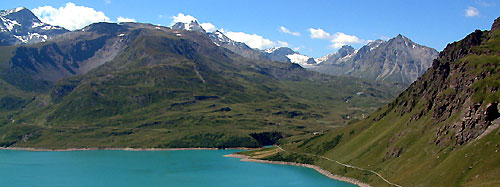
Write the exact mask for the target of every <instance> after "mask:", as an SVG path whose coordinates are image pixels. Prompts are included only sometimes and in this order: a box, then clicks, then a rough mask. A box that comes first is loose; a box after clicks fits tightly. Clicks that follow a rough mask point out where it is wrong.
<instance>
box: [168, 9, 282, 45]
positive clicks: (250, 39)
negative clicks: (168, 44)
mask: <svg viewBox="0 0 500 187" xmlns="http://www.w3.org/2000/svg"><path fill="white" fill-rule="evenodd" d="M172 19H173V21H172V23H171V25H174V24H175V23H177V22H181V23H191V22H192V21H197V22H199V21H198V19H196V18H195V17H194V16H191V15H188V14H183V13H178V14H177V16H172ZM200 25H201V27H203V29H205V31H207V32H213V31H215V30H217V27H216V26H215V25H214V24H212V23H200ZM219 31H221V32H223V33H224V34H225V35H226V36H227V37H229V38H230V39H232V40H234V41H237V42H242V43H245V44H247V45H248V46H249V47H251V48H257V49H266V48H270V47H277V46H285V47H286V46H288V45H289V44H288V43H287V42H283V41H279V40H278V41H272V40H270V39H267V38H264V37H262V36H259V35H257V34H247V33H244V32H231V31H225V30H224V29H223V28H220V29H219Z"/></svg>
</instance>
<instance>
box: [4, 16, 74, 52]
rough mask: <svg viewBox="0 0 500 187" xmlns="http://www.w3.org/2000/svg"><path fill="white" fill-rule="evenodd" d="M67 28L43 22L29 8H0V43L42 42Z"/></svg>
mask: <svg viewBox="0 0 500 187" xmlns="http://www.w3.org/2000/svg"><path fill="white" fill-rule="evenodd" d="M65 32H68V30H66V29H64V28H62V27H58V26H52V25H49V24H46V23H43V22H42V21H40V19H38V17H36V16H35V15H34V14H33V13H32V12H31V11H30V10H28V9H26V8H24V7H19V8H15V9H11V10H0V33H3V34H2V35H1V36H0V45H16V44H22V43H36V42H44V41H46V40H48V39H50V38H52V37H53V36H55V35H57V34H62V33H65Z"/></svg>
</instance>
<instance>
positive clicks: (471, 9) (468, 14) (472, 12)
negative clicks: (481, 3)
mask: <svg viewBox="0 0 500 187" xmlns="http://www.w3.org/2000/svg"><path fill="white" fill-rule="evenodd" d="M475 16H479V10H478V9H477V8H474V7H472V6H469V7H468V8H467V9H465V17H475Z"/></svg>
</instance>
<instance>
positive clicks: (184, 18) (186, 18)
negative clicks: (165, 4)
mask: <svg viewBox="0 0 500 187" xmlns="http://www.w3.org/2000/svg"><path fill="white" fill-rule="evenodd" d="M160 16H161V17H163V16H162V15H160ZM161 17H159V18H161ZM172 19H173V21H172V23H170V25H171V26H172V25H174V24H176V23H178V22H181V23H191V22H192V21H196V22H198V19H196V18H195V17H193V16H191V15H188V14H183V13H178V14H177V16H172ZM200 26H201V27H202V28H203V29H205V31H207V32H213V31H215V30H217V28H216V27H215V25H214V24H212V23H200Z"/></svg>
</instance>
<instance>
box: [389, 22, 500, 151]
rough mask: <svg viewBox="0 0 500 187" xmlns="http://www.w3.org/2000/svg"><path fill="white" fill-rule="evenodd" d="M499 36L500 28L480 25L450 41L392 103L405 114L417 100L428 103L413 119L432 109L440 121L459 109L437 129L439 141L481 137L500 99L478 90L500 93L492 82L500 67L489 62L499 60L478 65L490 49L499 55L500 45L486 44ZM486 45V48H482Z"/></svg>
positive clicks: (446, 142) (454, 143) (456, 142)
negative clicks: (489, 29)
mask: <svg viewBox="0 0 500 187" xmlns="http://www.w3.org/2000/svg"><path fill="white" fill-rule="evenodd" d="M494 26H495V25H493V27H494ZM495 37H496V38H495ZM498 38H500V37H499V34H498V31H496V32H495V31H493V32H487V31H486V32H485V31H479V30H476V31H475V32H473V33H471V34H469V35H468V36H467V37H466V38H464V39H463V40H462V41H459V42H454V43H452V44H449V45H448V46H447V47H446V49H445V50H444V51H443V52H441V53H440V54H439V57H438V58H437V60H435V61H434V63H433V66H432V68H430V69H429V71H428V72H427V73H425V74H424V75H423V76H422V77H420V78H419V79H418V80H417V81H416V82H415V83H413V84H412V85H411V86H410V88H408V90H407V91H405V92H403V93H402V94H401V95H400V97H398V98H397V99H396V100H395V101H394V102H393V103H391V104H390V107H389V108H395V109H396V112H398V113H399V114H401V115H403V114H405V113H409V112H412V111H413V110H416V109H415V108H416V107H415V106H416V105H417V103H419V102H423V106H424V107H423V108H421V109H419V110H421V111H417V112H415V115H413V116H412V117H410V120H409V121H408V124H410V123H411V122H413V121H416V120H419V119H420V118H421V117H422V116H424V115H426V114H428V115H429V114H430V116H432V119H433V121H432V123H434V124H438V123H441V122H444V121H446V120H448V119H449V118H451V117H452V116H456V115H458V116H459V119H458V120H457V121H456V122H453V123H448V124H446V125H444V126H441V127H440V128H439V129H438V130H437V132H436V134H435V139H434V142H433V143H435V144H436V145H438V146H442V147H445V146H450V145H451V146H454V147H456V146H460V145H463V144H466V143H468V142H470V141H472V140H474V139H476V138H477V137H479V136H480V135H481V134H482V133H483V132H485V130H486V129H487V128H488V127H489V126H490V125H492V123H493V121H494V120H496V119H497V118H498V117H499V116H500V115H499V113H498V101H496V100H495V99H494V98H493V99H491V98H490V99H488V97H486V99H485V98H483V97H484V96H481V94H480V93H477V92H482V91H484V93H498V85H497V86H495V84H494V83H489V82H488V81H493V82H496V81H498V80H495V76H497V75H498V74H499V73H500V72H498V68H492V67H488V66H492V65H493V66H494V63H495V62H490V64H481V66H477V67H476V66H475V65H474V64H477V63H479V62H478V61H481V60H482V59H480V58H486V56H487V55H489V56H495V53H496V56H498V51H491V49H488V48H486V47H485V45H486V44H488V43H489V42H490V40H496V41H498V40H499V39H498ZM493 43H494V42H493ZM493 45H494V44H493ZM483 48H486V49H485V50H482V49H483ZM476 57H477V58H476ZM486 62H487V63H488V61H486ZM485 67H487V68H485ZM488 68H490V69H488ZM497 77H498V76H497ZM492 79H493V80H492ZM482 85H486V86H482ZM419 98H421V99H419ZM422 100H423V101H422ZM421 104H422V103H421ZM389 110H390V109H389Z"/></svg>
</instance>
